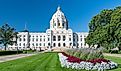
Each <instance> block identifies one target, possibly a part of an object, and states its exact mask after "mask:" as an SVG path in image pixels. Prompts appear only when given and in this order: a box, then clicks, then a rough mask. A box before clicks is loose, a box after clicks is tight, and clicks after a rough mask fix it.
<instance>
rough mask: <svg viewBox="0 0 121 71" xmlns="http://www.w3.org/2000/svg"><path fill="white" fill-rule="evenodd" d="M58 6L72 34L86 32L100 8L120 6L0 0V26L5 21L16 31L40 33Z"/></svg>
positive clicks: (76, 0)
mask: <svg viewBox="0 0 121 71" xmlns="http://www.w3.org/2000/svg"><path fill="white" fill-rule="evenodd" d="M58 5H60V6H61V9H62V11H63V12H64V14H65V15H66V17H67V19H68V21H69V27H70V28H71V29H72V30H73V31H74V32H88V23H89V21H90V20H91V18H92V17H93V16H95V15H96V14H98V13H99V12H100V11H101V10H103V9H110V8H115V7H117V6H120V5H121V0H0V26H1V25H3V24H4V23H6V22H8V24H9V25H11V26H12V27H14V28H16V30H17V31H21V30H23V29H24V25H25V23H27V29H28V30H30V31H35V32H44V31H46V29H47V28H49V21H50V19H51V17H52V15H53V14H54V12H55V11H56V8H57V7H58Z"/></svg>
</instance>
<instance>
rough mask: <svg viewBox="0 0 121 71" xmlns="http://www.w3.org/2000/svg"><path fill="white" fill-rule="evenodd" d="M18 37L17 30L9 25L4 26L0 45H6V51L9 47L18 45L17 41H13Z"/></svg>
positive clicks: (0, 30) (1, 30)
mask: <svg viewBox="0 0 121 71" xmlns="http://www.w3.org/2000/svg"><path fill="white" fill-rule="evenodd" d="M16 36H17V32H15V29H14V28H12V27H10V26H9V25H8V24H4V25H3V26H1V27H0V44H3V45H4V47H5V50H6V48H7V45H13V44H14V43H16V40H13V39H14V38H16Z"/></svg>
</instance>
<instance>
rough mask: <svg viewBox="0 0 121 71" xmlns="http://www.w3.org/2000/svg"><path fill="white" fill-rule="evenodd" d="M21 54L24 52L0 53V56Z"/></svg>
mask: <svg viewBox="0 0 121 71" xmlns="http://www.w3.org/2000/svg"><path fill="white" fill-rule="evenodd" d="M17 53H18V54H20V53H23V51H0V56H3V55H12V54H17Z"/></svg>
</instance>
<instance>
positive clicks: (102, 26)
mask: <svg viewBox="0 0 121 71" xmlns="http://www.w3.org/2000/svg"><path fill="white" fill-rule="evenodd" d="M85 40H86V43H87V44H89V45H98V46H97V47H100V46H102V47H106V48H107V49H111V48H114V47H120V46H121V7H117V8H115V9H110V10H108V9H106V10H103V11H101V12H100V13H99V14H98V15H96V16H94V17H93V18H92V20H91V21H90V23H89V35H88V36H87V38H86V39H85Z"/></svg>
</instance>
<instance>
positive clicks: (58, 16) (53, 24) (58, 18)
mask: <svg viewBox="0 0 121 71" xmlns="http://www.w3.org/2000/svg"><path fill="white" fill-rule="evenodd" d="M50 28H51V29H53V28H54V29H68V21H67V19H66V17H65V15H64V13H63V12H62V11H61V8H60V7H58V8H57V11H56V12H55V13H54V15H53V16H52V19H51V20H50Z"/></svg>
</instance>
